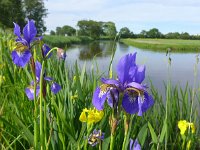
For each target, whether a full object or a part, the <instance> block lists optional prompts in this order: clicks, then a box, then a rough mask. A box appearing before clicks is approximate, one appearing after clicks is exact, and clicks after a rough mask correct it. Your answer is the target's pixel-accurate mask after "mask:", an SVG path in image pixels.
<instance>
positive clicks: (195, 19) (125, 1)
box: [45, 0, 200, 34]
mask: <svg viewBox="0 0 200 150" xmlns="http://www.w3.org/2000/svg"><path fill="white" fill-rule="evenodd" d="M45 6H46V8H47V9H48V16H47V18H46V19H45V22H46V26H47V29H48V30H55V28H56V27H57V26H63V25H71V26H73V27H76V23H77V22H78V21H79V20H83V19H86V20H89V19H92V20H96V21H113V22H115V25H116V27H117V30H118V31H119V30H120V28H122V27H128V28H129V29H130V30H131V31H133V32H134V33H139V32H140V31H141V30H143V29H144V30H149V29H151V28H154V27H155V28H158V29H159V30H160V31H161V32H162V33H168V32H175V31H178V32H188V33H190V34H200V0H48V1H45Z"/></svg>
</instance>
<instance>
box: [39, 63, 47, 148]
mask: <svg viewBox="0 0 200 150" xmlns="http://www.w3.org/2000/svg"><path fill="white" fill-rule="evenodd" d="M44 63H45V61H43V62H42V69H41V73H40V144H41V150H43V149H44V148H45V144H44V119H43V118H44V116H43V110H42V106H43V74H44ZM44 107H46V106H44Z"/></svg>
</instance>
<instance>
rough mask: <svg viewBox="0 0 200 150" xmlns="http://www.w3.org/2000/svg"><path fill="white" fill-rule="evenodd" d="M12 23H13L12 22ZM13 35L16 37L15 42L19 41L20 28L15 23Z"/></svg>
mask: <svg viewBox="0 0 200 150" xmlns="http://www.w3.org/2000/svg"><path fill="white" fill-rule="evenodd" d="M13 23H14V22H13ZM14 26H15V27H14V34H15V35H16V36H17V37H18V39H17V40H21V39H22V38H21V31H20V26H19V25H18V24H16V23H14Z"/></svg>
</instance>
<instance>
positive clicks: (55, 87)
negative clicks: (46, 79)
mask: <svg viewBox="0 0 200 150" xmlns="http://www.w3.org/2000/svg"><path fill="white" fill-rule="evenodd" d="M60 90H61V86H60V85H59V84H58V83H55V82H54V83H53V84H52V85H51V91H52V92H53V93H54V94H56V93H58V92H59V91H60Z"/></svg>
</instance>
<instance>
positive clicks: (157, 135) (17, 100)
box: [0, 34, 200, 150]
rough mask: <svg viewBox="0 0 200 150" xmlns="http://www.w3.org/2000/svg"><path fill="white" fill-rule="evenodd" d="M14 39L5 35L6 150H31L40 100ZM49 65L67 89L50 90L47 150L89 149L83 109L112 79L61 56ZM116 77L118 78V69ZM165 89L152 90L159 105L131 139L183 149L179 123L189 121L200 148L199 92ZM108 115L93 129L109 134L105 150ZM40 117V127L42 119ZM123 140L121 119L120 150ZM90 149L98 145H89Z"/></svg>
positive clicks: (0, 143) (1, 95)
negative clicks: (103, 81) (32, 96)
mask: <svg viewBox="0 0 200 150" xmlns="http://www.w3.org/2000/svg"><path fill="white" fill-rule="evenodd" d="M12 40H13V39H12V36H9V35H4V34H2V35H1V37H0V42H1V45H0V48H1V49H0V56H1V57H0V64H1V66H2V67H1V69H0V75H1V76H4V77H5V81H2V83H1V84H0V149H31V148H33V146H34V102H33V101H30V100H28V98H27V97H26V95H25V92H24V89H25V88H26V87H27V85H28V84H29V82H30V81H31V80H32V79H31V75H30V73H29V68H28V67H25V68H24V69H21V68H17V67H16V66H15V65H14V64H13V63H12V60H11V57H10V52H11V51H12V44H11V43H12ZM66 61H67V60H66ZM46 65H47V68H46V71H47V72H48V75H49V76H51V75H52V76H53V77H54V79H55V80H56V81H57V82H58V83H60V84H61V86H62V90H61V91H60V92H59V93H58V94H57V95H53V94H52V93H51V92H50V87H47V98H46V105H47V110H46V111H45V112H44V114H45V115H44V118H45V122H44V123H45V124H46V129H45V131H44V134H43V136H45V138H44V139H45V144H46V145H45V149H59V150H60V149H66V150H68V149H83V147H84V141H85V136H86V134H87V131H86V124H85V123H81V122H80V121H79V116H80V114H81V112H82V109H83V108H91V107H92V104H91V100H92V95H93V91H94V90H95V88H96V86H97V85H99V84H100V83H99V79H100V78H101V77H102V76H103V77H106V76H108V75H101V74H98V73H96V72H95V71H93V70H92V71H91V72H87V70H86V66H85V65H84V66H83V67H82V68H80V67H78V64H77V63H75V64H74V65H73V66H72V67H68V68H67V67H66V65H65V62H63V61H60V60H58V59H56V57H54V58H51V59H50V61H48V62H47V64H46ZM113 76H116V75H115V73H114V70H113ZM169 82H170V81H169ZM161 84H162V83H161ZM165 89H166V95H161V94H160V93H158V91H157V89H155V88H154V86H153V83H152V84H151V85H150V88H149V91H150V92H151V94H152V95H153V98H154V100H155V104H154V106H153V107H152V108H151V109H150V110H148V112H146V113H144V115H143V116H142V117H138V116H132V119H131V122H130V124H131V129H130V130H129V134H130V137H131V138H132V139H136V138H137V139H138V140H139V143H140V144H141V146H142V149H174V150H177V149H182V148H183V139H182V137H181V135H180V131H179V129H178V127H177V123H178V121H179V120H182V119H185V120H187V121H192V122H194V123H195V126H196V132H195V134H194V135H192V145H191V149H199V148H200V145H199V143H200V136H199V135H200V131H199V124H200V120H199V109H198V108H199V104H200V94H199V91H198V90H197V89H196V88H190V87H188V86H187V85H186V87H185V88H181V87H179V86H175V87H172V86H171V84H166V85H165ZM191 108H192V109H191ZM191 110H192V111H191ZM104 114H105V115H104V117H103V119H102V121H101V122H100V123H96V124H94V126H93V128H96V129H101V130H102V131H103V132H105V139H104V140H103V142H102V149H103V150H104V149H108V148H109V144H110V143H109V142H110V127H109V123H108V120H109V116H110V114H111V109H110V108H109V107H108V106H106V108H105V111H104ZM121 115H122V114H121ZM37 119H38V123H39V122H40V116H38V117H37ZM188 136H189V134H188ZM123 139H124V124H123V120H120V121H119V122H118V126H117V134H116V135H115V144H114V149H117V150H118V149H119V150H120V149H122V144H123ZM87 149H98V147H97V146H96V147H92V146H89V145H88V147H87Z"/></svg>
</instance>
